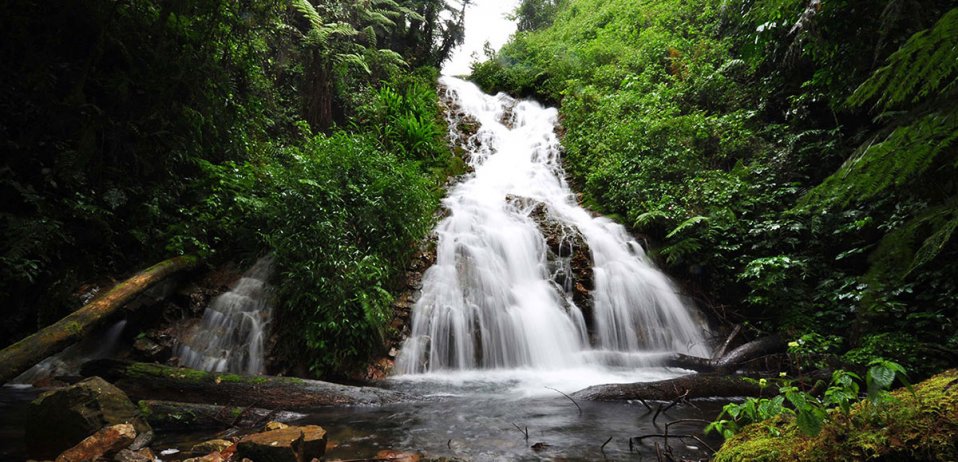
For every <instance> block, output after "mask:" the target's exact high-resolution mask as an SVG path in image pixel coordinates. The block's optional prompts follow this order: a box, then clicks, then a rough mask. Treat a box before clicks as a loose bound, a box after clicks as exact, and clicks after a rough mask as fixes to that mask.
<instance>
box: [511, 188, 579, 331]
mask: <svg viewBox="0 0 958 462" xmlns="http://www.w3.org/2000/svg"><path fill="white" fill-rule="evenodd" d="M506 199H507V201H508V202H509V203H510V204H512V205H513V206H515V207H518V208H520V209H528V210H529V218H531V219H532V221H534V222H535V224H536V226H538V227H539V231H541V232H542V236H543V237H544V238H545V241H546V249H547V250H546V260H547V262H548V264H549V272H550V273H551V274H552V280H553V281H554V282H555V283H556V284H557V285H558V286H559V288H560V289H562V291H563V292H564V293H565V294H566V296H568V297H570V298H571V299H572V302H573V303H575V306H576V307H578V308H579V310H580V311H582V316H583V317H584V318H585V323H586V326H587V327H588V329H589V333H590V334H591V333H592V330H593V316H592V308H593V305H592V290H593V289H594V288H595V276H594V275H593V271H592V267H593V266H594V262H593V260H592V251H591V250H590V249H589V245H588V244H587V243H586V241H585V236H583V235H582V233H581V232H579V230H578V229H576V227H574V226H572V225H569V224H567V223H563V222H562V221H560V220H558V219H556V218H555V216H554V214H553V213H552V211H551V210H549V206H548V205H546V204H544V203H542V202H539V201H536V200H534V199H530V198H527V197H519V196H509V197H507V198H506Z"/></svg>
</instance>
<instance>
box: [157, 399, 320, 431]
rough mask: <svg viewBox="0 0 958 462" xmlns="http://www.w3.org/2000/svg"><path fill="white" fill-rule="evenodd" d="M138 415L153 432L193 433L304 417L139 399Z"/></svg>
mask: <svg viewBox="0 0 958 462" xmlns="http://www.w3.org/2000/svg"><path fill="white" fill-rule="evenodd" d="M139 406H140V412H142V413H143V416H144V417H145V418H146V421H147V422H149V423H150V426H151V427H153V428H154V429H156V430H173V431H193V430H197V429H204V430H227V429H230V428H239V429H254V428H255V429H259V428H262V427H263V425H265V424H266V423H267V422H271V421H276V422H283V423H285V422H292V421H294V420H297V419H301V418H303V417H305V414H298V413H295V412H289V411H280V410H270V409H263V408H258V407H250V406H247V407H242V406H218V405H215V404H196V403H181V402H174V401H156V400H142V401H140V402H139Z"/></svg>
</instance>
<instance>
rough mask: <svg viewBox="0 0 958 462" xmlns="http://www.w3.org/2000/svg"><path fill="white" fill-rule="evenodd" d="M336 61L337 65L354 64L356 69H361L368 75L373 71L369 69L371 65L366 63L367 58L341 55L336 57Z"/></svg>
mask: <svg viewBox="0 0 958 462" xmlns="http://www.w3.org/2000/svg"><path fill="white" fill-rule="evenodd" d="M335 61H336V64H346V65H350V64H352V65H354V66H356V67H359V68H360V69H362V70H363V71H365V72H366V73H367V74H372V70H370V69H369V64H368V63H367V62H366V58H364V57H362V56H361V55H359V54H356V53H340V54H337V55H336V57H335Z"/></svg>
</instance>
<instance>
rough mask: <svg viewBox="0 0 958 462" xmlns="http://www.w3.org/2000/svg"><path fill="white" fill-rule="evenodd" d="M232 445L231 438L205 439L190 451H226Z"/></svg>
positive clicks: (204, 452) (200, 452) (201, 452)
mask: <svg viewBox="0 0 958 462" xmlns="http://www.w3.org/2000/svg"><path fill="white" fill-rule="evenodd" d="M270 423H278V422H270ZM280 425H283V424H280ZM266 426H267V429H268V428H269V424H266ZM232 445H233V442H232V441H230V440H224V439H215V440H209V441H204V442H202V443H197V444H194V445H193V447H192V448H191V449H190V451H192V452H193V453H194V454H209V453H211V452H221V451H224V450H226V448H228V447H230V446H232Z"/></svg>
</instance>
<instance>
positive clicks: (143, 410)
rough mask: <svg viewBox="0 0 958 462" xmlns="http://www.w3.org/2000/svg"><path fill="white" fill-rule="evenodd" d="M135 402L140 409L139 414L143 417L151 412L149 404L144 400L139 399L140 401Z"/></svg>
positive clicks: (146, 416) (147, 416) (148, 415)
mask: <svg viewBox="0 0 958 462" xmlns="http://www.w3.org/2000/svg"><path fill="white" fill-rule="evenodd" d="M136 404H137V407H138V408H139V409H140V415H142V416H143V417H144V418H149V417H150V414H152V413H153V412H152V411H151V410H150V406H149V404H147V403H146V401H143V400H140V401H137V402H136Z"/></svg>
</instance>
